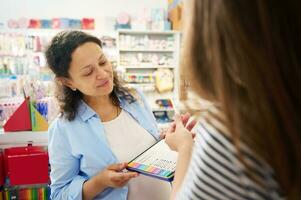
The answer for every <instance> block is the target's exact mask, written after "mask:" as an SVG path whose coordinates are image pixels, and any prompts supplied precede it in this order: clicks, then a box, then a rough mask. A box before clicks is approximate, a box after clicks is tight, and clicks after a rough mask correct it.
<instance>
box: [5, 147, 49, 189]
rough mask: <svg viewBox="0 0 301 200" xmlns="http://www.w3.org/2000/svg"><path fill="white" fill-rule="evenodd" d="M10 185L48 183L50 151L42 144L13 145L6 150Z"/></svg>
mask: <svg viewBox="0 0 301 200" xmlns="http://www.w3.org/2000/svg"><path fill="white" fill-rule="evenodd" d="M4 155H5V163H6V167H7V175H8V178H9V180H10V185H11V186H14V185H27V184H47V183H48V182H49V175H48V152H47V151H46V150H45V149H44V147H41V146H27V147H13V148H8V149H5V150H4Z"/></svg>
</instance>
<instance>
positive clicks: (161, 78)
mask: <svg viewBox="0 0 301 200" xmlns="http://www.w3.org/2000/svg"><path fill="white" fill-rule="evenodd" d="M155 77H156V88H157V90H158V91H159V92H160V93H162V92H168V91H172V90H173V85H174V84H173V78H174V77H173V72H172V71H171V70H170V69H158V70H157V71H156V72H155Z"/></svg>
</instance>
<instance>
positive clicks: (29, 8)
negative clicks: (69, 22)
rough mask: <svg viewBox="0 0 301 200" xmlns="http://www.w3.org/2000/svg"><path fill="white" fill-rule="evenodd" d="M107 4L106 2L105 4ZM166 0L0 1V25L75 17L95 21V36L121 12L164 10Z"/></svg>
mask: <svg viewBox="0 0 301 200" xmlns="http://www.w3.org/2000/svg"><path fill="white" fill-rule="evenodd" d="M108 2H109V3H108ZM167 4H168V3H167V0H144V1H141V0H109V1H108V0H9V1H6V0H0V5H1V11H0V22H1V21H2V22H5V21H7V20H9V19H19V18H21V17H25V18H38V19H43V18H45V19H51V18H54V17H57V18H63V17H66V18H78V19H81V18H83V17H91V18H94V19H95V22H96V24H95V31H96V32H97V33H99V32H100V33H103V34H106V33H108V34H109V33H110V32H111V31H113V29H112V28H113V27H112V24H114V22H115V17H116V16H117V15H118V14H119V13H121V12H127V13H130V14H131V15H138V14H141V12H143V9H145V8H164V9H167V6H168V5H167Z"/></svg>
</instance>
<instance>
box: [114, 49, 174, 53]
mask: <svg viewBox="0 0 301 200" xmlns="http://www.w3.org/2000/svg"><path fill="white" fill-rule="evenodd" d="M119 51H121V52H162V53H172V52H174V50H173V49H123V48H122V49H119Z"/></svg>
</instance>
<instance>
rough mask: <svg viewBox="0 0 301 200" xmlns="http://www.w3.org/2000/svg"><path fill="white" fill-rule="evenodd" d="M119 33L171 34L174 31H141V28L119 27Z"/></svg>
mask: <svg viewBox="0 0 301 200" xmlns="http://www.w3.org/2000/svg"><path fill="white" fill-rule="evenodd" d="M118 31H119V33H123V34H130V35H145V34H147V35H152V34H153V35H173V34H175V33H177V32H176V31H141V30H125V29H119V30H118Z"/></svg>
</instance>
